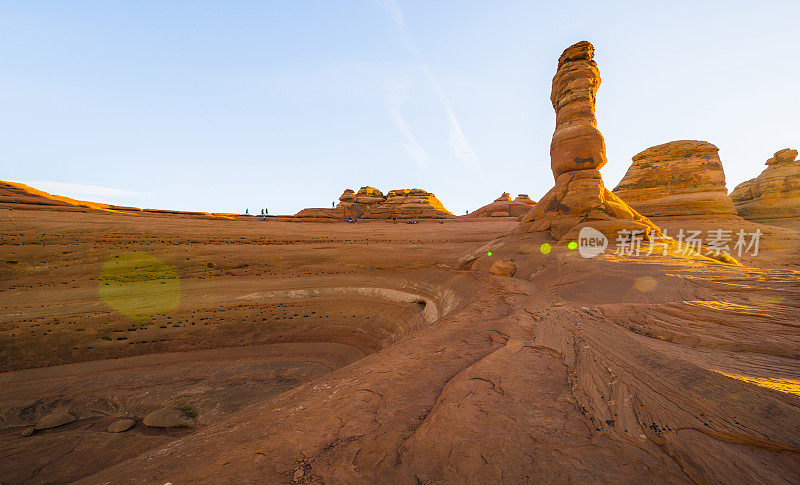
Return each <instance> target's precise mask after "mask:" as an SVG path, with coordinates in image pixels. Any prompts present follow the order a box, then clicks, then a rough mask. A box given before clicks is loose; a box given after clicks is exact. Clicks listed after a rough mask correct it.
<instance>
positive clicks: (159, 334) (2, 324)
mask: <svg viewBox="0 0 800 485" xmlns="http://www.w3.org/2000/svg"><path fill="white" fill-rule="evenodd" d="M593 53H594V48H593V47H592V45H591V44H589V43H588V42H581V43H578V44H575V45H574V46H572V47H570V48H568V49H567V50H566V51H564V54H563V55H562V56H561V58H560V59H559V62H558V68H557V73H556V76H555V78H554V80H553V96H552V98H551V99H552V102H553V106H554V108H555V109H556V113H557V123H556V131H555V134H554V136H553V145H552V151H551V157H552V159H551V166H552V169H553V174H554V179H555V182H554V187H553V189H552V190H550V191H549V192H548V193H547V194H546V195H545V196H544V197H543V198H542V199H541V201H540V202H539V203H538V204H536V205H534V206H533V208H532V210H530V212H529V213H528V214H527V215H526V216H524V217H523V219H522V221H521V222H518V221H516V220H514V219H512V218H505V217H485V218H481V217H474V218H467V217H459V218H454V217H453V218H443V219H442V221H443V223H442V224H437V223H435V222H434V221H431V220H424V219H422V218H421V219H422V220H421V221H420V223H419V224H413V225H409V224H393V223H391V222H390V221H387V220H385V219H386V218H383V219H371V218H363V222H364V223H363V224H362V223H359V224H348V223H346V222H342V221H340V220H335V219H334V220H333V221H332V222H328V223H325V224H316V223H313V222H307V223H302V224H300V223H292V222H286V220H284V219H281V218H265V219H264V220H262V219H260V218H253V217H241V216H240V217H234V218H223V217H206V216H186V215H185V214H173V213H168V212H161V213H148V214H142V213H138V212H135V211H129V212H126V211H116V210H108V208H107V207H96V208H94V207H87V206H85V205H80V204H78V203H77V202H79V201H77V202H76V201H71V202H70V201H63V200H62V201H60V202H61V203H58V204H55V203H50V202H47V201H48V200H53V199H50V198H48V197H45V196H43V195H41V194H37V193H36V192H35V191H33V190H27V189H24V188H23V189H21V190H22V191H23V192H19V191H18V190H17V191H15V190H12V189H10V188H5V189H4V191H3V192H0V227H2V229H3V230H2V231H0V366H1V367H0V369H1V370H2V372H0V384H1V385H0V481H2V482H3V483H11V484H16V483H37V484H38V483H63V482H78V483H87V484H89V483H91V484H94V483H120V482H124V483H147V484H151V483H159V484H163V483H292V484H300V483H434V482H438V483H531V482H534V483H539V482H541V483H545V482H548V483H549V482H554V483H573V482H580V483H589V482H591V483H595V482H598V483H787V484H790V483H795V482H796V481H797V477H798V476H800V323H798V320H797V315H798V314H800V232H798V231H797V230H795V229H791V228H774V227H772V226H767V225H764V224H760V223H758V222H750V221H743V220H740V219H738V218H735V217H734V216H731V217H729V218H726V221H727V222H726V224H728V225H729V226H730V227H731V228H735V227H736V226H734V224H742V226H741V227H742V228H743V229H746V230H747V231H751V232H752V231H761V233H762V235H763V240H762V241H761V245H760V251H758V252H757V254H752V251H746V253H747V254H744V255H742V256H741V257H740V256H738V255H737V257H736V258H735V259H734V258H728V259H726V258H723V257H718V258H712V257H711V256H707V255H706V254H705V251H703V250H702V249H703V248H700V250H698V251H683V252H682V251H680V246H679V245H678V244H677V242H676V241H675V240H674V239H670V238H665V239H661V237H662V236H664V234H663V231H664V229H665V228H667V227H669V228H670V230H671V228H672V225H674V224H681V225H682V224H687V223H693V222H695V219H692V218H693V217H694V216H692V215H682V216H665V217H661V218H659V219H658V220H657V222H654V221H651V220H650V219H649V218H646V217H644V216H642V215H641V214H639V213H638V212H637V211H636V210H635V209H634V208H632V207H631V206H629V205H628V204H627V203H626V202H625V201H623V199H621V198H620V197H619V196H617V195H615V194H613V193H612V192H611V191H609V190H607V189H606V188H605V186H604V184H603V180H602V177H601V175H600V172H599V169H600V168H601V166H602V165H603V164H604V163H605V147H604V142H603V139H602V135H600V132H599V131H598V130H597V128H596V120H595V117H594V96H595V94H596V92H597V87H598V85H599V82H600V79H599V73H598V70H597V66H596V65H595V63H594V61H593ZM782 157H784V156H782ZM782 163H796V162H784V161H783V158H781V161H780V162H778V161H777V158H776V163H774V164H773V165H777V166H780V165H781V164H782ZM771 167H772V165H771V166H770V168H771ZM768 170H769V168H768ZM12 187H13V186H12ZM17 188H19V187H17ZM424 194H427V193H424ZM48 195H49V194H48ZM429 195H430V194H429ZM342 197H343V199H342V201H341V202H342V203H341V204H340V207H339V208H342V211H344V207H351V206H352V204H361V205H363V206H366V207H365V208H364V212H362V215H363V214H365V213H366V211H367V210H373V208H372V207H371V206H376V207H377V206H380V205H387V204H388V203H389V200H390V199H392V200H394V202H392V204H393V205H396V206H397V207H395V208H394V209H392V210H394V211H400V210H401V209H400V207H402V206H403V205H410V206H412V207H409V208H408V209H409V210H411V209H413V210H417V209H419V207H418V205H419V204H423V205H425V204H427V205H430V206H431V207H432V206H433V205H434V202H433V201H432V199H431V198H429V197H427V196H426V195H423V193H422V191H420V192H417V193H414V191H413V190H412V191H408V192H406V191H392V192H389V194H387V196H386V197H384V196H383V194H382V193H380V192H379V191H377V190H376V189H372V188H368V187H367V188H364V189H362V190H360V191H359V192H358V193H356V192H354V191H350V192H346V193H345V194H343V196H342ZM359 197H361V199H360V200H361V202H359ZM431 197H432V196H431ZM508 198H510V197H508ZM373 199H374V200H373ZM377 199H380V200H377ZM23 200H24V201H23ZM425 200H427V202H422V201H425ZM503 202H506V203H507V202H508V200H505V201H503ZM427 205H425V206H426V207H427ZM339 208H336V209H333V210H338V209H339ZM328 210H331V209H328ZM425 210H427V209H425ZM300 219H302V218H296V220H300ZM687 221H688V222H687ZM696 221H697V223H698V224H700V225H701V227H705V226H702V224H707V223H708V222H707V220H706V222H703V220H701V219H696ZM584 228H588V229H591V230H593V231H595V232H596V234H593V235H592V239H593V240H598V239H599V238H601V237H608V239H609V240H608V241H606V243H607V244H608V248H603V250H602V251H600V252H598V253H596V254H591V255H587V254H586V253H584V249H585V247H584V242H586V241H584V240H583V239H588V238H583V239H581V240H580V241H579V238H578V235H579V234H580V231H582V230H583V229H584ZM621 230H624V231H631V230H641V231H647V232H648V233H649V235H650V236H651V237H648V238H643V239H641V240H640V243H641V248H639V249H642V251H641V252H639V251H637V252H635V253H634V252H633V251H628V250H619V249H620V247H621V246H622V247H628V249H632V247H631V246H630V244H629V243H630V242H631V241H632V238H627V239H626V238H621V239H617V238H616V236H617V234H616V233H617V231H621ZM579 242H580V244H579ZM626 245H627V246H626ZM615 246H616V247H615ZM654 248H657V250H656V251H649V250H651V249H654ZM615 249H616V250H615Z"/></svg>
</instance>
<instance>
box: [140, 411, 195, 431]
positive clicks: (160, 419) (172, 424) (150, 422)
mask: <svg viewBox="0 0 800 485" xmlns="http://www.w3.org/2000/svg"><path fill="white" fill-rule="evenodd" d="M142 423H144V425H145V426H150V427H151V428H183V427H191V426H194V419H193V417H192V416H190V415H189V414H187V411H186V410H184V409H177V408H162V409H158V410H156V411H153V412H151V413H150V414H148V415H147V416H145V417H144V419H143V420H142Z"/></svg>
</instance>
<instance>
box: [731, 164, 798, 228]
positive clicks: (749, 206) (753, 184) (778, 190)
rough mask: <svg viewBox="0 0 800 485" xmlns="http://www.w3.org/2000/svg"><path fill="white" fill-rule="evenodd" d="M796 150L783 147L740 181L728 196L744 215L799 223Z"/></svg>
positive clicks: (782, 223)
mask: <svg viewBox="0 0 800 485" xmlns="http://www.w3.org/2000/svg"><path fill="white" fill-rule="evenodd" d="M796 158H797V150H790V149H788V148H785V149H783V150H780V151H778V152H776V153H775V156H773V157H772V158H770V159H769V160H767V162H766V165H767V168H766V169H764V171H763V172H761V175H759V176H758V177H756V178H754V179H751V180H748V181H746V182H742V183H741V184H739V185H738V186H737V187H736V188H735V189H733V192H731V199H733V204H734V206H735V207H736V211H737V212H738V213H739V215H740V216H742V217H743V218H745V219H748V220H751V221H756V222H763V223H768V224H775V225H778V226H787V227H800V160H797V159H796Z"/></svg>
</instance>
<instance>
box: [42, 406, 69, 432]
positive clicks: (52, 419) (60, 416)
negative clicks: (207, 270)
mask: <svg viewBox="0 0 800 485" xmlns="http://www.w3.org/2000/svg"><path fill="white" fill-rule="evenodd" d="M73 421H75V416H73V415H71V414H70V413H68V412H66V411H56V412H54V413H50V414H48V415H47V416H43V417H42V418H41V419H40V420H39V422H38V423H36V429H37V430H38V429H49V428H55V427H57V426H63V425H65V424H69V423H71V422H73Z"/></svg>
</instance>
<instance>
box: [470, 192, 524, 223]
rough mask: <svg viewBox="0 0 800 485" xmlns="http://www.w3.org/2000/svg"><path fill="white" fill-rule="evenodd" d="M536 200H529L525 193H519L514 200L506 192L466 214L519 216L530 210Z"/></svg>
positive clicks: (476, 215) (477, 215)
mask: <svg viewBox="0 0 800 485" xmlns="http://www.w3.org/2000/svg"><path fill="white" fill-rule="evenodd" d="M534 205H536V202H534V201H533V200H531V198H530V197H528V195H527V194H519V195H518V196H517V197H516V198H515V199H514V200H511V196H510V195H509V193H508V192H503V194H502V195H501V196H500V197H498V198H496V199H495V200H494V202H492V203H491V204H486V205H485V206H483V207H481V208H480V209H476V210H474V211H472V212H470V213H469V214H468V216H469V217H509V216H512V217H520V216H524V215H525V214H527V213H528V211H530V210H531V207H532V206H534Z"/></svg>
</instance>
